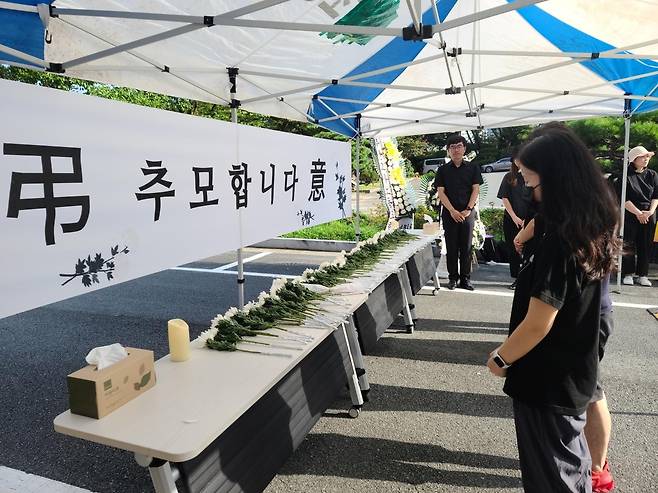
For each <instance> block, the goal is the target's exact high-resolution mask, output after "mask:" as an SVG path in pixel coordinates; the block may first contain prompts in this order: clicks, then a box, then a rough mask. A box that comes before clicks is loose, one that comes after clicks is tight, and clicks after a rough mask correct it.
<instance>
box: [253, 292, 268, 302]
mask: <svg viewBox="0 0 658 493" xmlns="http://www.w3.org/2000/svg"><path fill="white" fill-rule="evenodd" d="M269 297H270V295H269V294H267V293H266V292H265V291H261V292H260V294H259V295H258V303H256V305H257V306H263V305H264V304H265V301H267V298H269Z"/></svg>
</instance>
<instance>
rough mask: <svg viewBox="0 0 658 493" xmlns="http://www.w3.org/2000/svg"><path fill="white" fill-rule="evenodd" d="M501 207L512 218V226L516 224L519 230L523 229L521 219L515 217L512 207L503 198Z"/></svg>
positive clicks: (505, 198) (507, 200)
mask: <svg viewBox="0 0 658 493" xmlns="http://www.w3.org/2000/svg"><path fill="white" fill-rule="evenodd" d="M503 207H505V210H506V211H507V213H508V214H509V215H510V217H511V218H512V221H514V224H516V225H517V226H518V227H519V228H521V227H523V219H521V218H520V217H519V216H517V215H516V213H515V212H514V208H513V207H512V203H511V202H510V201H509V199H508V198H507V197H503Z"/></svg>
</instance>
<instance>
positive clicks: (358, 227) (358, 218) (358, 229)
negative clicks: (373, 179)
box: [354, 133, 361, 243]
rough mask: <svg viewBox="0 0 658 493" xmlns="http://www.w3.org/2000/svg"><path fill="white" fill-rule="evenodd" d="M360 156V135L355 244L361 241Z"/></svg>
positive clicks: (357, 144) (359, 144) (359, 139)
mask: <svg viewBox="0 0 658 493" xmlns="http://www.w3.org/2000/svg"><path fill="white" fill-rule="evenodd" d="M360 155H361V134H360V133H359V135H357V136H356V219H355V221H354V236H355V238H356V242H357V243H358V242H359V241H361V222H360V221H361V207H360V204H359V195H360V193H359V192H360V190H359V188H360V181H361V169H360V168H361V165H360V163H359V159H360Z"/></svg>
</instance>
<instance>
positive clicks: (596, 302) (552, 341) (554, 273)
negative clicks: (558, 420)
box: [503, 227, 601, 415]
mask: <svg viewBox="0 0 658 493" xmlns="http://www.w3.org/2000/svg"><path fill="white" fill-rule="evenodd" d="M537 234H539V235H541V238H538V239H539V240H540V241H539V242H538V243H537V244H536V249H535V252H534V254H532V255H531V256H530V257H529V258H528V259H527V260H526V261H525V262H524V264H523V265H522V266H521V269H520V271H519V275H518V278H517V285H516V290H515V292H514V302H513V304H512V315H511V318H510V334H511V333H512V332H514V330H515V329H516V328H517V327H518V325H519V324H520V323H521V322H522V321H523V319H524V318H525V316H526V314H527V312H528V306H529V304H530V298H531V297H535V298H538V299H540V300H541V301H543V302H544V303H548V304H549V305H552V306H553V307H555V308H557V309H558V313H557V316H556V318H555V321H554V323H553V326H552V328H551V330H550V331H549V333H548V334H547V335H546V337H545V338H544V339H543V340H541V341H540V342H539V344H537V345H536V346H535V347H534V348H533V349H532V350H530V351H529V352H528V353H527V354H526V355H525V356H523V357H522V358H520V359H519V360H517V361H515V362H514V364H513V365H512V366H511V367H510V368H509V369H508V370H507V379H506V381H505V386H504V388H503V390H504V392H505V393H506V394H508V395H509V396H511V397H513V398H515V399H519V400H520V401H523V402H525V403H527V404H529V405H533V406H539V407H548V408H550V409H551V410H553V411H555V412H557V413H560V414H567V415H579V414H582V413H583V412H584V411H585V409H586V408H587V405H588V403H589V401H590V399H591V397H592V394H593V392H594V389H595V387H596V377H597V370H598V362H599V358H598V345H599V319H600V308H601V282H600V281H598V280H596V281H592V280H587V279H586V277H585V275H584V272H583V270H582V269H581V268H580V267H579V266H578V264H577V262H576V259H575V257H574V256H573V255H572V254H571V253H570V252H569V251H567V249H566V245H565V243H564V242H563V241H561V240H559V238H558V237H557V235H556V234H555V233H551V232H549V233H546V234H544V233H542V232H541V231H539V232H538V231H537V227H535V235H537Z"/></svg>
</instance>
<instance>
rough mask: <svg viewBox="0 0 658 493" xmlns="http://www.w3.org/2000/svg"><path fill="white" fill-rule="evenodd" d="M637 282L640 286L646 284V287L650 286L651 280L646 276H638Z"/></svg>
mask: <svg viewBox="0 0 658 493" xmlns="http://www.w3.org/2000/svg"><path fill="white" fill-rule="evenodd" d="M637 283H638V284H639V285H640V286H646V287H648V288H650V287H651V281H650V280H649V279H648V278H647V276H640V277H638V278H637Z"/></svg>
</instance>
